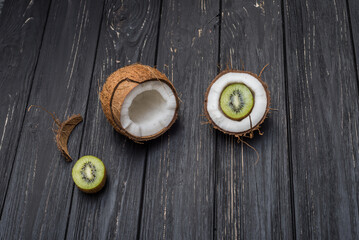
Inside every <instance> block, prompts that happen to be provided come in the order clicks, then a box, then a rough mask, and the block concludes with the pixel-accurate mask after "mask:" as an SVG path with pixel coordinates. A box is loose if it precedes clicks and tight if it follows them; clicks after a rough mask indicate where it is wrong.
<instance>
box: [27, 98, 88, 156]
mask: <svg viewBox="0 0 359 240" xmlns="http://www.w3.org/2000/svg"><path fill="white" fill-rule="evenodd" d="M32 107H37V108H41V109H42V110H44V111H45V112H47V113H48V114H49V115H50V116H51V118H52V119H53V120H54V123H55V124H56V127H54V128H53V129H52V131H53V132H54V133H55V142H56V145H57V148H58V149H59V151H60V152H61V153H62V155H63V156H64V157H65V158H66V161H67V162H71V161H72V158H71V156H70V153H69V150H68V148H67V143H68V141H69V137H70V135H71V133H72V130H74V128H75V127H76V126H77V125H78V124H79V123H80V122H82V121H83V118H82V116H81V115H80V114H76V115H72V116H71V117H69V118H68V119H67V120H65V121H64V122H61V121H60V120H59V119H58V118H57V117H56V115H55V113H51V112H49V111H48V110H47V109H46V108H44V107H42V106H37V105H31V106H30V107H29V108H28V110H27V111H30V109H31V108H32Z"/></svg>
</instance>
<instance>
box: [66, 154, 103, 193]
mask: <svg viewBox="0 0 359 240" xmlns="http://www.w3.org/2000/svg"><path fill="white" fill-rule="evenodd" d="M72 179H73V180H74V182H75V184H76V186H77V187H78V188H79V189H80V190H81V191H83V192H86V193H96V192H98V191H100V190H101V189H102V187H103V186H104V185H105V182H106V168H105V165H104V164H103V162H102V161H101V160H100V159H98V158H97V157H94V156H90V155H88V156H83V157H81V158H80V159H79V160H77V162H76V163H75V165H74V167H73V168H72Z"/></svg>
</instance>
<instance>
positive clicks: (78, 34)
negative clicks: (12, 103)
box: [0, 0, 103, 239]
mask: <svg viewBox="0 0 359 240" xmlns="http://www.w3.org/2000/svg"><path fill="white" fill-rule="evenodd" d="M102 7H103V2H102V1H91V2H89V1H86V0H82V1H61V0H59V1H52V3H51V7H50V11H49V18H48V22H47V24H46V28H45V34H44V40H43V44H42V47H41V52H40V55H39V62H38V65H37V68H36V72H35V77H34V82H33V85H32V89H31V94H30V98H29V104H36V105H41V106H43V107H45V108H47V109H49V110H50V111H51V112H56V114H57V115H58V117H59V118H60V119H62V120H64V119H65V118H66V117H68V116H70V115H72V114H75V113H80V114H82V115H84V114H85V110H86V103H87V98H88V93H89V88H90V81H91V74H92V69H93V64H94V57H95V51H96V44H97V39H98V38H97V37H98V34H99V33H98V31H99V27H100V21H101V14H102V11H99V10H101V9H102ZM23 37H25V36H23ZM29 48H30V46H29ZM23 70H24V72H23V73H22V76H27V74H29V73H28V72H27V70H28V69H23ZM18 71H22V70H21V68H20V70H18ZM19 85H20V84H19ZM24 110H25V106H23V109H22V111H24ZM82 127H83V125H79V126H78V127H77V128H76V129H75V131H74V132H73V133H72V135H71V137H70V141H69V150H70V154H71V155H72V156H73V158H74V159H76V158H77V157H78V152H79V148H80V142H81V135H82ZM51 128H52V120H51V118H50V117H49V116H48V115H47V113H45V112H44V111H42V110H39V109H36V110H35V109H32V110H31V111H30V112H27V113H26V116H25V120H24V124H23V129H22V132H21V137H20V141H19V146H18V148H17V154H16V157H15V162H14V170H13V173H12V175H11V179H10V183H9V189H8V193H7V195H6V201H5V205H4V211H3V218H2V221H1V222H0V238H1V239H24V238H32V239H63V238H64V237H65V231H66V227H67V219H68V214H69V209H70V204H71V195H72V189H73V181H72V179H71V168H72V165H73V163H67V162H66V161H65V159H64V158H63V157H62V156H61V154H60V152H59V151H57V149H56V144H55V142H54V140H53V139H54V135H53V133H52V131H51Z"/></svg>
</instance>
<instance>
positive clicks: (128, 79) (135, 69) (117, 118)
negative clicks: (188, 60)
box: [100, 64, 179, 142]
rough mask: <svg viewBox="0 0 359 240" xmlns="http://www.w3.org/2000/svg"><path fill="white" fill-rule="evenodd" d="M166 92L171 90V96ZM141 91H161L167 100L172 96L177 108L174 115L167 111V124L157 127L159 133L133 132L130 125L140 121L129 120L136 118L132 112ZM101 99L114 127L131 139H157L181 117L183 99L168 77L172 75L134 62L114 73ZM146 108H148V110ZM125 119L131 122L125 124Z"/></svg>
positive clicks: (163, 98) (173, 103)
mask: <svg viewBox="0 0 359 240" xmlns="http://www.w3.org/2000/svg"><path fill="white" fill-rule="evenodd" d="M151 81H152V82H151ZM141 88H142V90H141ZM160 88H161V89H162V90H161V89H160ZM163 89H165V90H163ZM157 91H158V92H157ZM161 91H162V92H161ZM166 91H167V93H168V92H170V94H169V95H170V97H167V98H166V97H164V96H166V94H164V93H163V92H166ZM137 92H139V93H145V92H147V93H145V95H146V96H147V95H149V94H152V93H153V94H160V95H161V100H163V101H168V99H169V98H171V99H172V107H173V109H171V113H172V111H173V114H172V115H173V116H172V115H168V114H167V118H168V119H167V120H166V123H165V124H164V125H165V126H163V127H161V129H159V131H157V130H156V132H155V133H150V134H149V135H148V134H145V133H143V134H142V135H140V134H137V135H136V134H134V133H130V131H129V128H128V126H127V125H128V124H134V125H135V124H136V123H134V122H130V123H128V121H132V120H133V119H131V116H130V115H131V113H130V111H131V106H133V105H132V104H133V103H134V102H136V101H137V100H136V98H135V97H136V94H137ZM156 92H157V93H156ZM137 95H140V94H137ZM142 97H144V96H142ZM151 99H152V98H151V97H150V98H149V100H151ZM100 100H101V104H102V109H103V111H104V113H105V115H106V118H107V119H108V121H109V122H110V124H111V125H112V126H113V127H114V129H115V130H116V131H117V132H119V133H121V134H123V135H125V136H127V137H129V138H130V139H132V140H134V141H136V142H142V141H148V140H151V139H154V138H157V137H158V136H160V135H162V134H163V133H164V132H166V131H167V130H168V129H169V128H170V127H171V126H172V124H173V123H174V122H175V120H176V119H177V112H178V107H179V101H178V95H177V92H176V90H175V88H174V86H173V84H172V83H171V81H170V80H168V78H167V77H166V76H165V75H164V74H163V73H161V72H160V71H158V70H157V69H155V68H152V67H150V66H146V65H141V64H133V65H130V66H126V67H123V68H120V69H118V70H117V71H115V72H114V73H112V74H111V75H110V76H109V77H108V78H107V80H106V83H105V84H104V85H103V88H102V91H101V93H100ZM155 100H156V99H155ZM142 101H143V99H142ZM147 102H148V101H147ZM152 105H155V103H152ZM137 106H138V103H137ZM154 107H156V106H154ZM157 107H158V106H157ZM143 110H144V111H146V109H143ZM136 111H137V113H136V114H137V115H138V112H139V111H141V110H136ZM125 114H127V115H128V116H125V117H124V115H125ZM149 114H150V115H149ZM137 117H140V118H141V116H137ZM147 117H151V112H149V113H147ZM124 118H126V119H127V120H126V121H127V123H124V120H123V119H124ZM169 118H170V119H169ZM141 121H145V120H144V119H143V118H142V119H141ZM159 121H161V119H159ZM153 124H156V123H153ZM124 125H126V126H124ZM161 126H162V125H161ZM157 128H159V126H157ZM140 130H141V129H140ZM142 130H143V129H142ZM140 132H141V131H140ZM146 132H151V131H146Z"/></svg>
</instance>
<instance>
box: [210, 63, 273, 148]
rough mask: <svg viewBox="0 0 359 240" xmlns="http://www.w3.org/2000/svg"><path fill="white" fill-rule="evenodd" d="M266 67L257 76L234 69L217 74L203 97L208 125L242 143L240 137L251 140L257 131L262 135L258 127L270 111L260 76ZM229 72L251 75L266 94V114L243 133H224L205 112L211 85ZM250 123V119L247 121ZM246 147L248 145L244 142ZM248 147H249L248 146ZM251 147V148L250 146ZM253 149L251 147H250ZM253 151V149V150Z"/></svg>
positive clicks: (265, 86) (268, 96)
mask: <svg viewBox="0 0 359 240" xmlns="http://www.w3.org/2000/svg"><path fill="white" fill-rule="evenodd" d="M267 66H268V64H267V65H266V66H264V68H263V69H262V71H261V72H260V74H259V75H257V74H254V73H252V72H248V71H242V70H234V69H227V70H224V71H222V72H221V73H219V74H218V75H217V76H216V77H215V79H214V80H213V81H212V82H211V84H210V85H209V87H208V89H207V91H206V95H205V101H204V113H205V116H206V118H207V119H208V121H209V123H210V124H211V125H212V126H213V128H215V129H218V130H219V131H221V132H223V133H225V134H229V135H233V136H235V137H236V138H238V140H239V141H241V142H243V140H242V137H249V138H253V136H254V131H258V133H259V135H263V132H261V131H260V127H261V124H262V123H263V122H264V120H265V119H266V118H267V114H268V112H269V110H270V108H269V106H270V92H269V90H268V86H267V84H266V83H265V82H263V81H262V79H261V75H262V72H263V70H264V69H265V68H266V67H267ZM230 72H234V73H248V74H250V75H252V76H253V77H255V78H256V79H258V81H259V82H260V83H261V84H262V85H263V87H264V90H265V92H266V94H267V107H266V112H265V113H264V115H263V117H262V119H261V120H260V121H259V123H258V124H256V125H255V126H252V127H251V128H250V129H249V130H247V131H244V132H230V131H226V130H225V129H222V128H220V127H219V126H218V125H216V124H215V123H214V121H213V120H212V119H211V117H210V116H209V113H208V111H207V102H208V94H209V90H210V89H211V87H212V85H213V84H214V83H215V82H216V81H217V80H218V79H219V78H220V77H221V76H223V75H224V74H226V73H230ZM249 120H250V121H251V119H249ZM244 143H245V144H246V145H248V143H246V142H244ZM249 146H250V145H249ZM250 147H252V146H250ZM252 148H253V147H252ZM254 150H255V149H254Z"/></svg>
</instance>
